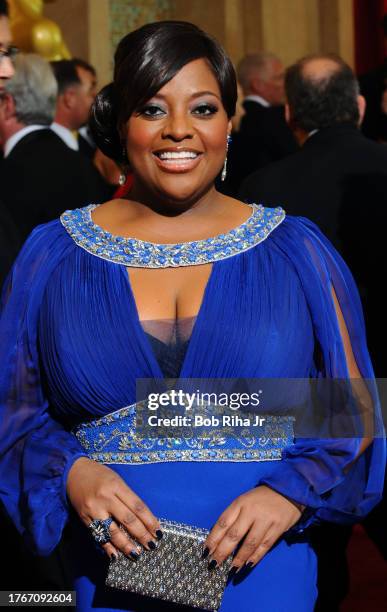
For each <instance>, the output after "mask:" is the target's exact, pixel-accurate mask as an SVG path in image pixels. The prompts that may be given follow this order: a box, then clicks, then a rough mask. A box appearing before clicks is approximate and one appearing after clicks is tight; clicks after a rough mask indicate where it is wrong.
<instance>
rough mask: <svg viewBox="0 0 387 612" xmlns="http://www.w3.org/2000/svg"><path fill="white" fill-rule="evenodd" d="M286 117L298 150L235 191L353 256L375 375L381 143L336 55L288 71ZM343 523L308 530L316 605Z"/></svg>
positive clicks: (336, 558)
mask: <svg viewBox="0 0 387 612" xmlns="http://www.w3.org/2000/svg"><path fill="white" fill-rule="evenodd" d="M285 89H286V94H287V99H288V104H287V106H286V116H287V120H288V122H289V125H290V126H291V127H292V129H293V132H294V134H295V135H296V137H297V140H298V142H299V143H300V145H301V149H300V150H299V151H298V152H297V153H295V154H293V155H291V156H290V157H287V158H286V159H283V160H281V161H278V162H276V163H273V164H271V165H270V166H268V167H266V168H263V169H261V170H259V171H258V172H254V173H253V174H252V175H251V176H249V177H248V178H247V179H246V180H245V181H244V182H243V184H242V187H241V189H240V193H239V195H240V198H241V199H243V200H246V201H250V202H253V201H254V202H261V203H263V204H265V205H267V206H276V205H281V206H283V207H284V209H285V210H286V212H287V213H288V214H294V215H301V216H304V217H308V218H309V219H311V220H312V221H314V222H315V223H316V224H317V225H319V226H320V228H321V230H322V231H323V232H324V233H325V234H326V235H327V236H328V238H329V239H330V240H331V241H332V242H333V244H334V245H335V246H336V248H337V249H338V250H339V252H340V253H341V254H342V255H343V256H344V258H345V260H346V261H347V263H349V265H350V268H351V271H352V272H353V274H354V276H355V279H356V281H357V284H358V287H359V290H360V295H361V298H362V301H363V306H364V311H365V317H366V327H367V337H368V346H369V349H370V352H371V357H372V360H373V364H374V369H375V372H376V375H377V376H379V377H384V376H386V370H387V362H386V357H385V351H386V341H387V334H386V326H385V312H386V310H387V303H386V297H385V292H384V291H383V285H384V277H383V276H381V274H383V273H384V270H385V268H386V260H387V255H386V251H385V248H386V247H385V228H386V221H387V146H386V145H383V144H378V143H376V142H373V141H371V140H368V139H367V138H366V137H365V136H363V134H362V133H361V131H360V129H359V128H360V123H361V120H362V118H363V116H364V111H365V100H364V98H363V97H362V96H360V95H359V85H358V82H357V80H356V78H355V75H354V74H353V72H352V70H351V68H350V67H349V66H348V65H347V64H345V62H344V61H343V60H342V59H340V58H339V57H335V56H330V55H327V56H325V55H321V56H309V57H306V58H303V59H301V60H300V61H298V62H297V63H296V64H294V65H293V66H291V67H290V68H289V69H288V70H287V73H286V78H285ZM385 506H386V501H385V500H384V501H382V502H381V504H379V506H377V508H375V510H374V511H373V512H371V514H370V515H369V516H368V517H367V519H366V520H365V522H364V525H365V527H366V529H367V532H368V533H369V535H370V537H372V539H373V540H374V542H375V544H376V545H377V546H378V547H379V550H380V551H381V553H382V554H384V555H386V550H387V530H386V527H385V516H386V513H385V510H386V508H385ZM350 535H351V530H350V528H348V527H341V526H334V525H330V524H329V523H326V524H325V525H322V526H321V527H319V528H318V529H317V530H316V531H315V533H314V536H313V538H314V543H315V546H316V550H317V552H318V557H319V599H318V604H317V607H316V611H319V612H325V611H326V612H328V611H329V612H335V611H336V610H338V609H339V604H340V601H341V600H342V599H343V598H344V596H345V594H346V592H347V587H348V584H347V583H348V576H347V569H346V560H345V549H346V544H347V541H348V539H349V537H350Z"/></svg>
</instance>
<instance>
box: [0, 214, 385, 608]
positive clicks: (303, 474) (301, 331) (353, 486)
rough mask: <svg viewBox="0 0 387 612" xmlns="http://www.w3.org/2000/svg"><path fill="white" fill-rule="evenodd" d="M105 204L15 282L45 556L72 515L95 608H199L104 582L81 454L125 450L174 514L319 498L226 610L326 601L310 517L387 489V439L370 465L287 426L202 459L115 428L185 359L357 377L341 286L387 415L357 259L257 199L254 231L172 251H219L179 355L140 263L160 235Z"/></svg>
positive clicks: (346, 515)
mask: <svg viewBox="0 0 387 612" xmlns="http://www.w3.org/2000/svg"><path fill="white" fill-rule="evenodd" d="M92 209H93V207H85V208H84V209H80V210H77V211H69V212H67V213H66V214H64V215H62V217H61V220H56V221H53V222H50V223H47V224H45V225H42V226H39V227H38V228H36V229H35V230H34V232H33V233H32V234H31V236H30V237H29V239H28V240H27V242H26V243H25V245H24V247H23V249H22V252H21V253H20V255H19V257H18V259H17V261H16V263H15V265H14V267H13V270H12V273H11V275H10V277H9V280H8V283H7V284H6V286H5V287H4V292H3V308H2V317H1V321H0V354H1V364H2V368H1V372H0V407H1V418H0V456H1V484H0V496H1V500H2V502H3V503H4V505H5V507H6V509H7V511H8V512H9V514H10V516H11V517H12V518H13V520H14V522H15V524H16V526H17V528H18V529H19V531H20V533H22V534H23V536H24V538H25V540H26V542H27V543H28V544H29V546H30V547H31V549H32V550H34V551H35V552H36V553H37V554H43V555H45V554H48V553H49V552H50V551H52V550H53V549H54V548H55V546H56V545H57V544H58V542H59V541H60V539H61V535H62V531H63V528H64V526H65V524H66V523H67V522H68V521H69V519H70V526H71V528H70V530H69V535H68V537H67V538H66V542H65V545H66V547H67V549H68V555H69V562H70V563H71V566H72V568H73V571H74V580H75V585H76V590H77V598H78V604H77V605H78V609H79V610H82V611H85V612H86V611H88V610H99V611H101V612H102V611H106V610H111V611H113V610H115V611H119V610H125V611H138V612H139V611H147V612H148V611H149V612H162V611H166V610H176V611H177V610H179V611H180V610H181V612H183V610H186V611H187V612H188V611H189V610H192V611H193V609H192V608H185V607H182V606H180V607H179V606H177V605H173V604H165V603H163V602H161V601H159V600H154V599H150V598H146V597H141V596H138V595H134V594H131V593H126V592H118V591H117V592H115V591H111V590H108V589H106V588H105V587H104V579H105V574H106V570H107V558H106V557H105V555H104V554H101V551H99V550H97V549H96V547H95V545H94V543H93V541H92V539H91V537H90V534H89V533H88V530H87V529H86V528H85V526H84V525H83V524H82V523H81V521H80V520H79V519H78V517H77V516H76V515H75V513H74V511H73V510H71V508H70V507H69V503H68V500H67V497H66V479H67V474H68V471H69V469H70V467H71V465H72V464H73V462H74V461H75V460H76V459H77V458H78V457H80V456H90V457H92V458H93V459H95V460H96V461H102V462H104V463H107V464H108V465H109V466H110V467H111V468H112V469H113V470H115V471H116V472H118V473H119V474H120V476H121V477H122V478H123V479H124V480H125V481H126V482H127V484H128V485H129V486H130V487H131V488H133V490H134V491H135V492H136V493H137V494H138V495H139V496H140V497H141V498H142V499H143V500H144V501H145V502H146V503H147V505H148V506H149V507H150V508H151V510H152V512H153V513H154V514H155V515H156V516H159V517H164V518H169V519H172V520H177V521H179V522H184V523H189V524H192V525H196V526H200V527H206V528H210V527H211V526H212V525H213V524H214V522H215V520H216V519H217V518H218V516H219V515H220V513H221V512H222V511H223V510H224V509H225V507H226V506H228V505H229V504H230V503H231V502H232V501H233V499H235V498H236V497H237V496H238V495H240V494H242V493H243V492H246V491H247V490H249V489H251V488H253V487H255V486H257V485H259V484H266V485H268V486H270V487H272V488H273V489H274V490H276V491H278V492H280V493H282V494H284V495H285V496H287V497H289V498H291V499H294V500H296V501H298V502H300V503H302V504H304V505H306V506H307V509H308V511H307V512H306V513H305V516H304V518H303V519H302V520H300V521H299V523H298V524H297V525H296V526H295V527H294V529H292V530H291V536H292V537H290V538H288V537H283V538H281V539H280V540H279V541H278V542H277V544H276V545H275V546H274V547H273V548H272V549H271V550H270V551H269V552H268V553H267V554H266V556H265V557H264V559H263V560H262V561H261V562H260V563H259V564H258V565H257V566H256V567H254V568H252V569H251V570H250V571H248V572H244V573H242V575H241V576H239V574H238V576H239V577H238V576H236V577H235V578H234V580H233V581H232V582H230V583H229V584H228V586H227V587H226V589H225V593H224V597H223V600H222V605H221V608H220V612H234V611H235V610H237V609H238V610H241V612H242V611H243V612H250V611H251V612H253V611H254V612H258V611H259V610H264V611H265V612H266V611H268V612H269V611H270V612H304V611H305V612H311V611H312V610H313V607H314V602H315V600H316V596H317V592H316V559H315V555H314V553H313V551H312V550H311V547H310V544H309V541H308V526H309V525H310V524H312V523H314V522H318V521H319V520H331V521H336V522H343V523H350V522H354V521H356V520H358V519H360V518H362V517H363V516H364V515H365V514H366V513H367V512H368V511H369V510H370V509H371V508H372V507H373V506H374V505H375V504H376V503H377V502H378V500H379V499H380V496H381V490H382V486H383V476H384V467H383V466H384V465H385V446H384V441H383V438H382V436H379V437H378V438H377V439H375V440H374V442H373V443H372V444H371V445H370V446H369V447H368V448H367V450H366V451H365V452H364V453H363V454H362V455H361V456H360V457H359V458H358V459H357V460H356V461H355V462H354V463H353V464H352V462H353V460H354V458H355V456H356V454H357V450H358V448H359V443H360V441H359V438H350V437H346V438H344V437H343V438H342V439H339V438H338V439H336V440H334V441H333V442H332V441H331V442H328V441H327V440H323V439H317V438H316V439H297V438H296V439H294V440H293V439H287V438H286V436H285V434H284V436H283V440H282V441H285V442H286V444H285V448H282V449H281V450H280V451H279V450H278V448H277V449H276V448H274V449H270V450H269V451H267V452H266V454H265V451H264V450H262V449H261V448H258V449H256V451H255V454H254V453H248V452H244V451H243V450H241V449H238V450H236V449H232V448H230V447H228V448H227V449H225V448H223V447H221V442H219V445H220V446H219V448H217V447H216V445H215V447H214V448H212V449H206V450H205V451H203V452H202V453H201V454H200V453H198V451H197V450H194V449H192V448H191V447H187V448H186V449H185V451H183V452H181V451H179V450H176V448H173V449H172V450H171V449H169V450H166V449H165V448H161V449H155V448H153V449H151V450H149V449H144V448H133V447H132V446H131V445H130V444H129V445H128V440H127V437H126V438H125V437H124V436H123V435H120V436H118V441H117V436H116V437H115V436H114V435H111V437H110V438H109V432H110V434H111V433H112V430H111V429H109V428H111V427H112V425H111V423H113V424H114V427H119V426H121V425H122V426H123V427H125V426H127V427H129V420H128V419H129V416H128V411H127V410H126V409H125V407H128V406H131V405H133V404H134V402H135V401H136V379H139V378H163V375H164V374H166V373H168V372H169V373H172V374H176V373H177V372H178V371H179V372H180V377H181V378H182V379H189V378H191V377H194V378H215V379H216V378H226V379H229V378H260V379H264V378H297V379H298V378H306V379H307V378H318V377H321V378H324V377H325V378H335V377H336V378H347V377H348V368H347V363H346V357H345V352H344V344H343V339H342V337H341V335H340V331H339V326H338V320H337V314H336V310H335V306H334V302H333V299H332V293H331V290H332V288H334V290H335V293H336V295H337V298H338V303H339V305H340V308H341V311H342V313H343V316H344V320H345V323H346V327H347V329H348V335H349V339H350V342H351V346H352V350H353V353H354V356H355V359H356V363H357V366H358V368H359V370H360V372H361V375H362V376H363V377H364V378H365V379H367V384H369V390H370V392H371V395H372V397H373V399H374V407H375V417H378V401H377V396H376V392H375V390H374V387H373V384H372V378H373V372H372V366H371V363H370V360H369V356H368V352H367V348H366V341H365V330H364V323H363V318H362V313H361V307H360V302H359V297H358V294H357V291H356V288H355V286H354V283H353V280H352V277H351V275H350V273H349V271H348V269H347V267H346V266H345V264H344V262H343V261H342V259H341V258H340V256H339V255H338V254H337V252H336V251H335V250H334V249H333V247H332V246H331V245H330V243H329V242H328V241H327V240H326V239H325V237H324V236H323V235H322V234H321V233H320V231H319V230H318V229H317V228H316V226H315V225H314V224H313V223H311V222H309V221H307V220H306V219H303V218H296V217H290V216H288V217H285V215H284V213H283V211H281V209H262V208H260V207H258V208H255V209H254V212H253V213H252V215H251V217H250V219H249V221H248V222H245V224H242V225H241V226H239V228H236V229H235V230H232V231H230V232H227V233H226V234H223V235H221V236H219V237H216V238H215V239H214V240H212V241H198V242H197V243H186V244H189V245H190V246H189V247H186V246H184V245H183V246H182V245H175V248H174V250H173V253H172V254H171V253H169V252H168V248H166V247H165V246H164V247H160V248H158V249H157V254H156V267H157V265H159V266H160V267H164V266H165V265H167V264H166V262H167V263H168V261H171V260H169V259H168V258H169V257H173V265H196V264H198V263H204V262H210V261H212V262H213V264H212V270H211V274H210V277H209V280H208V283H207V286H206V289H205V292H204V296H203V300H202V304H201V307H200V309H199V312H198V314H197V317H196V319H195V320H194V324H193V328H192V333H191V335H190V337H189V339H188V340H187V341H186V343H185V346H183V350H180V351H178V352H177V353H176V351H175V353H174V354H170V355H169V357H168V356H167V355H166V353H165V352H164V353H163V350H162V349H161V347H160V345H158V347H159V348H158V349H157V340H156V339H155V338H151V337H150V336H151V335H150V334H149V333H148V334H147V333H146V331H145V329H144V328H143V326H142V325H141V322H140V320H139V316H138V312H137V308H136V303H135V300H134V295H133V292H132V289H131V285H130V280H129V275H128V271H127V266H128V265H133V264H130V262H133V257H140V256H141V258H142V260H141V262H142V265H145V266H146V265H148V264H149V265H152V263H153V264H154V263H155V260H154V259H152V257H154V253H153V252H152V246H151V243H143V242H141V241H136V240H130V239H122V238H119V237H114V236H111V235H110V234H109V233H108V232H104V231H103V230H101V229H100V228H99V227H98V226H97V225H95V224H94V223H93V221H92V218H91V210H92ZM153 246H154V245H153ZM169 247H170V245H169ZM199 247H200V248H199ZM139 250H140V255H139ZM203 258H204V259H203ZM316 346H318V349H319V354H320V357H319V359H316ZM181 348H182V347H181V346H180V349H181ZM175 349H176V347H175ZM160 350H161V353H160ZM165 350H166V349H164V351H165ZM176 367H177V371H176ZM174 368H175V370H174ZM370 381H371V382H370ZM333 409H334V408H333V407H332V410H333ZM110 413H114V415H112V416H111V417H110V416H109V417H107V418H106V415H109V414H110ZM116 419H117V421H116ZM101 424H102V425H101ZM101 426H103V428H104V429H99V428H100V427H101ZM75 427H76V428H77V431H80V435H79V436H78V437H75V435H74V434H73V433H72V432H71V430H72V429H73V428H75ZM101 431H103V436H105V437H103V438H101V437H100V434H99V433H98V432H101ZM90 432H91V434H90ZM88 435H91V437H89V438H88V437H87V436H88ZM93 436H94V437H93ZM101 439H102V441H103V442H102V443H101ZM278 452H280V455H279V456H278ZM351 464H352V465H351Z"/></svg>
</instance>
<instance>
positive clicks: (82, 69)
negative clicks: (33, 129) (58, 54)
mask: <svg viewBox="0 0 387 612" xmlns="http://www.w3.org/2000/svg"><path fill="white" fill-rule="evenodd" d="M51 66H52V68H53V70H54V74H55V77H56V80H57V83H58V100H57V105H56V112H55V121H54V122H53V124H52V126H51V128H52V129H53V130H54V132H55V133H56V134H57V135H58V136H59V137H60V138H61V139H62V140H63V142H64V143H65V144H66V145H67V146H68V147H70V149H73V150H74V151H80V152H81V153H82V154H84V155H86V156H87V157H89V158H90V159H93V157H94V153H95V145H94V143H93V142H92V140H91V137H90V136H89V134H88V132H87V121H88V118H89V112H90V108H91V105H92V104H93V102H94V99H95V96H96V93H97V75H96V71H95V69H94V68H93V66H91V65H90V64H88V63H87V62H85V61H84V60H81V59H72V60H61V61H59V62H52V63H51Z"/></svg>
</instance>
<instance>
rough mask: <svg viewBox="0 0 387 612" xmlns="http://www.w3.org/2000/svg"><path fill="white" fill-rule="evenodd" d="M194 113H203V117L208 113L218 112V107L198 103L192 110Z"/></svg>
mask: <svg viewBox="0 0 387 612" xmlns="http://www.w3.org/2000/svg"><path fill="white" fill-rule="evenodd" d="M193 112H194V113H195V115H204V116H205V117H207V116H209V115H214V114H215V113H217V112H218V108H217V107H216V106H214V105H213V104H199V106H196V107H195V108H194V110H193Z"/></svg>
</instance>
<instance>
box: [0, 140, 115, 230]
mask: <svg viewBox="0 0 387 612" xmlns="http://www.w3.org/2000/svg"><path fill="white" fill-rule="evenodd" d="M0 185H1V198H2V201H3V203H4V205H5V206H6V207H7V209H8V212H9V214H10V215H11V217H12V219H13V221H14V223H15V225H16V227H17V229H18V231H19V233H20V235H21V238H22V239H23V240H24V239H25V238H26V237H27V235H28V234H29V233H30V232H31V230H32V229H33V228H34V227H35V226H36V225H39V224H40V223H45V222H47V221H50V220H52V219H55V218H56V217H58V216H59V215H60V214H61V213H62V212H63V211H64V210H66V209H70V208H78V207H80V206H85V205H86V204H89V203H91V202H96V203H97V202H103V201H105V200H107V199H109V197H110V196H111V189H110V188H108V187H107V186H106V184H105V183H104V181H103V179H102V178H101V177H100V175H99V174H98V172H97V170H96V169H95V168H94V166H93V165H92V163H91V162H90V161H89V160H88V159H86V158H85V157H84V156H83V155H81V154H80V153H77V152H76V151H72V150H71V149H69V147H67V146H66V145H65V144H64V143H63V141H62V140H61V139H60V138H59V137H58V136H57V135H56V134H55V133H54V132H53V131H52V130H50V129H44V130H39V131H36V132H32V133H30V134H27V135H26V136H25V137H24V138H22V140H20V141H19V142H18V143H17V145H16V146H15V147H14V148H13V149H12V151H11V153H10V154H9V156H8V157H6V158H5V159H4V160H3V161H2V163H1V165H0Z"/></svg>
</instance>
